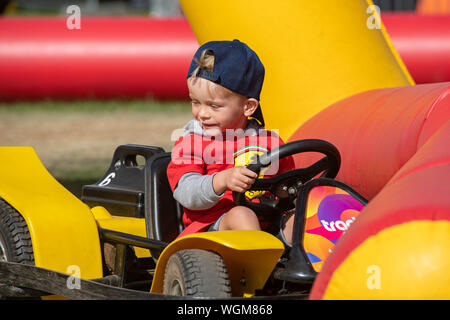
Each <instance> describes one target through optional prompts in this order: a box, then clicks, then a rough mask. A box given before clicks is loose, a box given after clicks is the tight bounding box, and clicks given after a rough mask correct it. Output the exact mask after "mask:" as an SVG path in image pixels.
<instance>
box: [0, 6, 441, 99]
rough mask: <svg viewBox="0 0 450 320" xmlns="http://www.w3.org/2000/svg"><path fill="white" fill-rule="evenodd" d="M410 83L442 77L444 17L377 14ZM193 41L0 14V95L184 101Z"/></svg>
mask: <svg viewBox="0 0 450 320" xmlns="http://www.w3.org/2000/svg"><path fill="white" fill-rule="evenodd" d="M382 19H383V22H384V24H385V25H386V29H387V31H388V33H389V35H390V37H391V38H392V41H393V43H394V46H395V47H396V49H397V51H398V52H399V54H400V56H401V57H402V59H403V60H404V62H405V64H406V66H407V67H408V69H409V71H410V73H411V75H412V76H413V78H414V80H415V81H416V82H417V83H425V82H438V81H450V58H449V57H450V32H449V31H448V30H450V16H420V15H415V14H397V13H396V14H388V13H382ZM197 48H198V44H197V40H196V39H195V36H194V34H193V32H192V30H191V28H190V26H189V24H188V22H187V21H186V20H185V19H184V18H177V19H152V18H147V17H134V18H130V17H113V18H111V17H82V18H81V29H79V30H77V29H73V30H69V29H68V28H67V26H66V17H56V18H55V17H45V18H42V17H25V18H17V17H13V18H1V19H0V100H11V99H42V98H63V99H66V98H86V97H87V98H89V97H96V98H118V97H128V98H144V97H147V96H153V97H155V98H159V99H179V98H181V99H184V98H187V89H186V83H185V75H186V70H187V68H188V66H189V63H190V59H191V57H192V54H193V52H195V50H196V49H197Z"/></svg>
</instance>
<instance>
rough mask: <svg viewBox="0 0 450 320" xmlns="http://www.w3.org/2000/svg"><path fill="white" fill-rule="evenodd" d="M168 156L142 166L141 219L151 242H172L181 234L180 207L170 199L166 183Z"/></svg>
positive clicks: (163, 154) (160, 154) (181, 209)
mask: <svg viewBox="0 0 450 320" xmlns="http://www.w3.org/2000/svg"><path fill="white" fill-rule="evenodd" d="M170 160H171V153H170V152H165V153H159V154H156V155H154V156H152V157H151V158H150V159H148V160H147V163H146V165H145V177H146V190H145V219H146V227H147V236H148V237H149V238H151V239H154V240H160V241H165V242H171V241H173V240H174V239H175V238H176V237H177V236H178V235H179V234H180V232H181V231H182V230H183V222H182V216H183V207H182V206H181V205H180V204H179V203H178V202H177V201H176V200H175V199H174V198H173V194H172V190H171V188H170V185H169V180H168V179H167V166H168V165H169V162H170Z"/></svg>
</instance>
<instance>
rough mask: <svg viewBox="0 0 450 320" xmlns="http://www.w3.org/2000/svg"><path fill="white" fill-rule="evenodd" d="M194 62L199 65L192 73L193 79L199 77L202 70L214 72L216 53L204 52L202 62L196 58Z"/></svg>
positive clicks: (201, 56) (201, 57)
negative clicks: (198, 74)
mask: <svg viewBox="0 0 450 320" xmlns="http://www.w3.org/2000/svg"><path fill="white" fill-rule="evenodd" d="M194 61H195V62H196V63H197V64H198V66H197V68H196V69H195V70H194V72H192V76H191V77H193V78H195V77H196V76H197V73H198V72H199V71H200V69H206V70H208V71H212V70H213V68H214V53H213V52H212V51H211V50H203V52H202V54H201V55H200V61H198V59H197V58H194Z"/></svg>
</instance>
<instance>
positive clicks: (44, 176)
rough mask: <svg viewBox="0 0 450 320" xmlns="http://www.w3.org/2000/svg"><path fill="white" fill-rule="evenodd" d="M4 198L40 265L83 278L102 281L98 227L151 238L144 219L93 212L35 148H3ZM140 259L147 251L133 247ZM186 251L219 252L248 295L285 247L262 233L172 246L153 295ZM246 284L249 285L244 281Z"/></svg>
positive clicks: (192, 238) (0, 186) (216, 235)
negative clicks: (21, 224) (21, 221)
mask: <svg viewBox="0 0 450 320" xmlns="http://www.w3.org/2000/svg"><path fill="white" fill-rule="evenodd" d="M0 198H2V199H3V200H5V201H6V202H7V203H8V204H9V205H11V206H12V207H13V208H14V209H16V210H17V211H18V212H19V213H20V214H21V215H22V217H23V218H24V220H25V222H26V224H27V226H28V229H29V232H30V235H31V240H32V246H33V253H34V260H35V265H36V267H41V268H45V269H49V270H52V271H57V272H61V273H66V274H72V275H73V272H74V270H76V271H77V272H78V273H77V274H74V275H75V276H77V277H80V278H82V279H96V278H102V277H103V276H104V275H103V265H102V263H103V262H102V260H103V259H102V246H101V241H100V233H99V228H101V229H108V230H114V231H119V232H122V233H126V234H132V235H136V236H139V237H143V238H146V237H147V232H146V225H145V223H146V222H145V219H144V218H132V217H118V216H112V215H111V214H110V213H109V212H108V211H107V210H106V209H105V208H103V207H99V206H97V207H94V208H92V209H91V208H89V206H88V205H86V204H85V203H83V202H82V201H81V200H79V199H78V198H77V197H75V196H74V195H73V194H72V193H70V192H69V191H68V190H66V189H65V188H64V187H63V186H62V185H61V184H60V183H58V181H56V180H55V179H54V178H53V177H52V175H51V174H50V173H49V172H48V171H47V170H46V168H45V167H44V165H43V164H42V163H41V161H40V159H39V157H38V156H37V154H36V152H35V151H34V149H33V148H32V147H0ZM133 249H134V253H135V255H136V256H137V258H142V257H150V252H149V250H148V249H144V248H139V247H133ZM184 249H205V250H210V251H214V252H216V253H218V254H220V255H221V256H222V258H223V260H224V262H225V264H226V266H227V269H228V271H229V277H230V283H231V287H232V291H233V295H234V296H248V295H252V294H254V292H255V290H256V289H260V288H262V287H263V286H264V283H265V282H266V280H267V278H268V277H269V275H270V273H271V272H272V271H273V269H274V267H275V265H276V263H277V261H278V260H279V258H280V256H281V254H282V253H283V250H284V246H283V244H282V243H281V241H279V240H278V239H276V238H275V237H273V236H272V235H270V234H268V233H265V232H261V231H222V232H209V233H200V234H194V235H189V236H186V237H182V238H179V239H177V240H175V241H173V242H172V243H170V244H169V245H168V246H167V247H166V248H165V249H164V251H163V252H162V253H161V255H160V256H159V258H158V261H157V265H156V270H155V275H154V280H153V284H152V289H151V292H155V293H161V292H162V286H163V278H164V270H165V265H166V263H167V261H168V259H169V257H170V256H171V255H172V254H173V253H175V252H177V251H179V250H184ZM243 280H245V281H243Z"/></svg>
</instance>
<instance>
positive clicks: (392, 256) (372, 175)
mask: <svg viewBox="0 0 450 320" xmlns="http://www.w3.org/2000/svg"><path fill="white" fill-rule="evenodd" d="M311 137H315V138H321V139H325V140H328V141H330V142H332V143H333V144H335V145H336V146H337V147H338V149H339V150H340V152H341V156H342V166H341V171H340V173H339V175H338V176H337V178H336V179H338V180H341V181H344V182H346V183H347V184H349V185H351V186H353V187H354V188H355V189H356V190H357V191H358V192H360V193H362V194H363V195H365V196H366V197H367V198H368V199H369V200H370V201H369V203H368V205H367V206H366V207H365V208H364V209H363V210H362V211H361V212H360V214H359V215H358V218H357V219H356V220H355V222H354V223H352V225H351V227H350V228H349V229H348V230H347V231H346V233H345V234H344V235H343V236H342V238H341V239H340V240H339V242H338V243H337V245H336V247H335V248H334V250H333V251H332V253H331V254H330V255H329V256H328V258H327V259H326V261H325V263H324V264H323V267H322V269H321V271H320V273H319V275H318V277H317V279H316V281H315V282H314V286H313V289H312V292H311V295H310V298H311V299H409V298H411V299H424V298H431V299H445V298H446V297H447V298H448V296H449V292H450V291H449V290H448V281H449V279H450V278H449V277H448V276H447V274H446V272H447V271H446V270H448V267H449V266H450V255H449V254H448V245H449V244H450V236H449V230H450V198H449V196H448V195H449V193H450V185H449V183H448V181H449V180H450V149H449V148H448V141H449V139H450V83H448V82H447V83H438V84H423V85H416V86H410V87H398V88H386V89H377V90H371V91H367V92H363V93H361V94H357V95H355V96H352V97H349V98H347V99H344V100H342V101H339V102H337V103H336V104H334V105H332V106H330V107H329V108H327V109H325V110H323V111H322V112H320V113H319V114H317V115H316V116H315V117H313V118H312V119H310V120H309V121H308V122H306V123H305V124H304V125H303V126H301V127H300V128H299V129H298V130H297V131H296V132H295V133H294V135H293V136H292V137H291V138H290V139H289V140H296V139H305V138H311ZM295 161H296V166H303V165H304V164H305V163H309V162H310V161H312V155H309V156H308V157H305V156H303V157H301V158H300V157H298V156H297V158H296V159H295ZM373 270H378V272H381V276H380V274H378V277H379V279H380V280H379V283H378V286H377V285H376V282H375V284H374V282H371V279H373V276H372V274H371V272H373ZM380 270H381V271H380ZM405 275H406V276H405Z"/></svg>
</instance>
